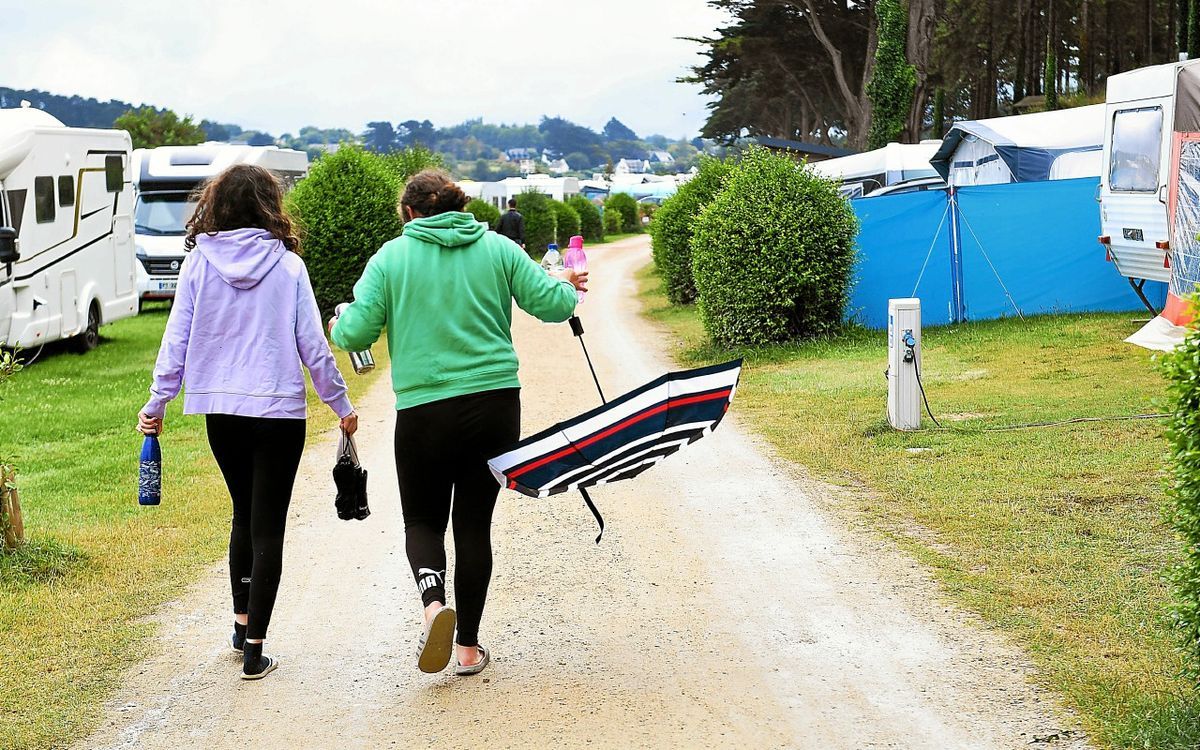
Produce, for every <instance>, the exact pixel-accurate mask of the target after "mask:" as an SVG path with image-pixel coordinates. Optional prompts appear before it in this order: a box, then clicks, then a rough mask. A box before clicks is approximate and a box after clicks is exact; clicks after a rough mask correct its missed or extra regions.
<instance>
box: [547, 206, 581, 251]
mask: <svg viewBox="0 0 1200 750" xmlns="http://www.w3.org/2000/svg"><path fill="white" fill-rule="evenodd" d="M550 205H552V206H554V219H555V224H556V227H555V235H556V236H557V237H558V246H559V247H566V246H567V242H568V241H569V240H570V239H571V238H572V237H574V236H575V235H577V234H579V212H578V211H576V210H575V209H573V208H571V207H570V206H568V205H567V204H566V203H563V202H562V201H555V200H552V201H550Z"/></svg>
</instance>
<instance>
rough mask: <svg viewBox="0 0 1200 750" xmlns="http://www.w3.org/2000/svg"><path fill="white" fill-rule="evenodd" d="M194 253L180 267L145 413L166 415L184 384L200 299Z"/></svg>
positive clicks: (143, 409) (143, 412) (143, 410)
mask: <svg viewBox="0 0 1200 750" xmlns="http://www.w3.org/2000/svg"><path fill="white" fill-rule="evenodd" d="M194 257H195V256H194V255H192V254H191V253H189V254H188V256H187V257H186V258H184V260H183V267H182V268H180V269H179V284H178V285H177V287H176V289H175V299H174V301H173V302H172V303H171V314H170V316H169V317H168V318H167V328H166V330H165V331H164V332H163V337H162V344H161V345H160V346H159V348H158V359H157V360H156V361H155V363H154V379H153V381H152V382H151V384H150V400H149V401H147V402H146V405H145V406H143V407H142V414H144V415H146V416H147V417H151V418H153V419H156V420H161V419H162V417H163V414H165V413H166V410H167V404H168V403H169V402H170V401H171V400H172V399H173V398H175V397H176V396H178V395H179V391H180V389H181V388H182V387H183V363H184V360H186V359H187V349H188V340H189V339H190V338H191V333H192V313H193V311H194V309H195V301H196V290H195V288H194V286H193V282H192V273H191V269H192V267H193V265H194Z"/></svg>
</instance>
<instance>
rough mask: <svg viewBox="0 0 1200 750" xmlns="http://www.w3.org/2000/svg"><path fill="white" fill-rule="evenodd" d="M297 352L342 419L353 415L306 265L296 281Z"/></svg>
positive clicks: (323, 396) (316, 384)
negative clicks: (327, 339) (326, 336)
mask: <svg viewBox="0 0 1200 750" xmlns="http://www.w3.org/2000/svg"><path fill="white" fill-rule="evenodd" d="M296 351H297V352H299V354H300V361H301V362H303V363H304V366H305V367H307V368H308V372H309V374H310V375H312V382H313V388H315V389H316V391H317V395H318V396H320V397H321V400H322V401H323V402H325V404H327V405H328V406H329V408H330V409H333V412H334V414H337V415H338V419H342V420H345V419H346V418H347V417H349V416H350V415H351V414H353V413H354V406H353V405H352V404H351V403H350V397H349V396H347V395H346V391H347V390H348V389H347V388H346V381H345V379H344V378H342V373H341V372H340V371H339V370H338V366H337V360H335V359H334V358H333V352H332V351H331V350H330V349H329V342H328V341H326V340H325V333H324V331H322V330H321V310H320V308H318V307H317V298H316V296H315V295H314V294H313V289H312V282H311V281H309V279H308V269H307V268H305V267H304V266H303V264H301V272H300V277H299V278H298V279H297V280H296ZM343 426H344V425H343Z"/></svg>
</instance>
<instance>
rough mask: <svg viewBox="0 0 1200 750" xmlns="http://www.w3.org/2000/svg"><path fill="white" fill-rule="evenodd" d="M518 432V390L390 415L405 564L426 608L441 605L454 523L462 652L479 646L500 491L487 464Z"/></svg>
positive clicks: (461, 398)
mask: <svg viewBox="0 0 1200 750" xmlns="http://www.w3.org/2000/svg"><path fill="white" fill-rule="evenodd" d="M520 431H521V400H520V390H519V389H517V388H505V389H501V390H495V391H482V392H480V393H471V394H468V395H465V396H455V397H454V398H448V399H443V400H441V401H434V402H432V403H429V404H422V405H420V406H414V407H412V408H409V409H401V410H400V411H398V412H396V474H397V476H398V477H399V480H400V503H401V505H402V506H403V508H404V537H405V550H406V551H407V552H408V562H409V564H410V565H411V566H412V571H413V577H414V578H415V579H416V581H417V589H418V590H419V591H420V592H421V600H422V601H423V602H424V603H425V604H426V606H428V605H429V604H431V603H433V602H435V601H436V602H442V603H443V604H444V603H445V602H446V524H447V522H448V521H449V519H450V518H451V516H453V518H454V554H455V558H456V569H455V571H454V599H455V603H456V605H457V608H458V637H457V641H458V643H459V645H461V646H475V645H478V644H479V620H480V619H481V618H482V617H483V604H484V602H485V601H486V600H487V590H488V583H489V581H490V580H491V577H492V510H493V509H494V508H495V507H496V495H497V494H499V492H500V484H499V483H498V482H497V481H496V479H495V477H493V476H492V473H491V471H490V470H489V469H488V465H487V460H488V459H489V458H495V457H496V456H498V455H500V454H501V453H504V452H505V451H506V450H508V449H509V448H511V447H512V446H513V444H515V443H516V442H517V438H518V437H520ZM452 493H453V496H454V502H453V506H454V511H453V514H451V510H450V508H451V494H452Z"/></svg>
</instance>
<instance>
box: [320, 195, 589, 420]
mask: <svg viewBox="0 0 1200 750" xmlns="http://www.w3.org/2000/svg"><path fill="white" fill-rule="evenodd" d="M514 299H515V300H516V301H517V304H518V305H520V307H521V309H522V310H524V311H525V312H527V313H529V314H530V315H533V316H535V317H537V318H540V319H541V320H544V321H546V322H554V323H558V322H561V321H564V320H566V319H567V318H569V317H570V316H571V313H573V312H574V311H575V288H574V287H573V286H571V284H569V283H568V282H565V281H559V280H557V279H554V278H553V277H551V276H549V275H548V274H547V273H546V272H545V271H543V270H542V268H541V266H539V265H538V264H537V263H536V262H534V261H533V260H532V259H531V258H530V257H529V256H528V255H526V254H525V251H523V250H521V248H520V247H518V246H517V245H516V244H515V243H513V242H512V240H509V239H508V238H506V237H501V236H500V235H498V234H496V233H495V232H489V231H487V226H486V225H484V224H481V223H479V222H477V221H476V220H475V217H473V216H472V215H471V214H468V213H460V212H450V213H444V214H438V215H436V216H429V217H426V218H421V219H414V220H413V221H410V222H408V223H407V224H405V225H404V232H403V234H401V235H400V236H399V237H397V238H396V239H394V240H392V241H391V242H388V243H387V244H385V245H384V246H383V247H381V248H380V249H379V252H377V253H375V255H374V256H373V257H372V258H371V260H370V261H369V262H368V263H367V267H366V269H364V270H363V275H362V278H360V279H359V280H358V283H357V284H355V285H354V302H353V303H352V304H351V305H350V306H349V307H348V308H346V310H344V311H343V312H342V314H341V316H340V318H339V319H338V323H337V326H335V327H334V329H333V342H334V343H335V344H337V345H338V346H339V347H341V348H342V349H345V350H347V351H362V350H363V349H366V348H367V347H369V346H371V345H372V344H374V343H375V341H376V340H377V339H378V338H379V334H380V332H381V331H382V330H383V329H384V328H385V327H386V328H387V335H388V351H389V353H390V355H391V359H392V388H393V389H394V390H395V391H396V408H397V409H407V408H408V407H411V406H418V405H420V404H425V403H428V402H430V401H437V400H439V399H444V398H450V397H452V396H461V395H463V394H466V393H476V392H478V391H489V390H494V389H497V388H517V387H519V386H520V381H518V380H517V354H516V352H515V351H513V344H512V332H511V330H510V328H511V326H512V301H513V300H514Z"/></svg>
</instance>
